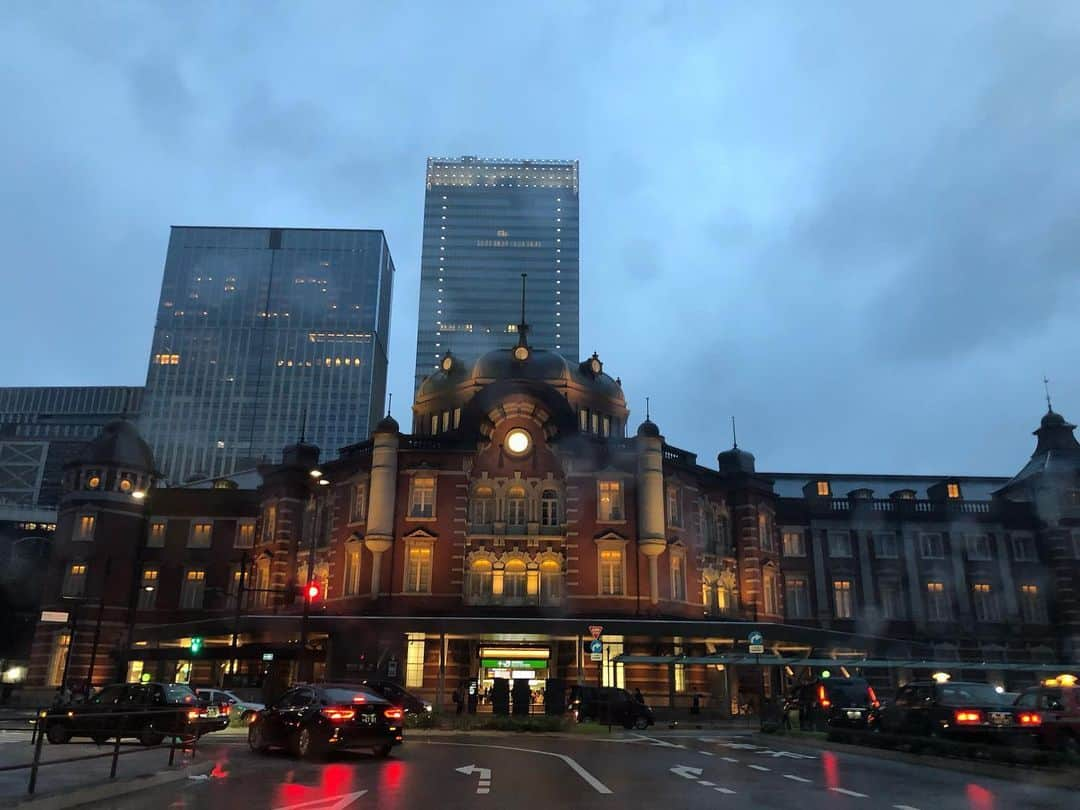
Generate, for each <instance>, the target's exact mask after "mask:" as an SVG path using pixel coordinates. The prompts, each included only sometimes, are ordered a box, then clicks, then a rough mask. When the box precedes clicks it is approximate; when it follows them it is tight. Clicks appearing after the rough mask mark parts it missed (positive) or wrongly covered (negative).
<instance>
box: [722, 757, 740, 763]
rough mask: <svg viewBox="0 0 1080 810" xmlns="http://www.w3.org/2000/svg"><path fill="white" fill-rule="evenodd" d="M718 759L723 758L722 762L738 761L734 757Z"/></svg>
mask: <svg viewBox="0 0 1080 810" xmlns="http://www.w3.org/2000/svg"><path fill="white" fill-rule="evenodd" d="M720 759H722V760H724V762H738V761H739V760H737V759H735V757H720Z"/></svg>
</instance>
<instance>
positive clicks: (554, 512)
mask: <svg viewBox="0 0 1080 810" xmlns="http://www.w3.org/2000/svg"><path fill="white" fill-rule="evenodd" d="M540 525H541V526H558V525H559V494H558V493H557V492H556V491H555V490H553V489H545V490H544V492H543V494H542V495H541V496H540Z"/></svg>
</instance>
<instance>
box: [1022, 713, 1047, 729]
mask: <svg viewBox="0 0 1080 810" xmlns="http://www.w3.org/2000/svg"><path fill="white" fill-rule="evenodd" d="M1017 719H1018V720H1019V721H1020V725H1022V726H1041V725H1042V715H1041V714H1039V713H1038V712H1020V715H1019V717H1018V718H1017Z"/></svg>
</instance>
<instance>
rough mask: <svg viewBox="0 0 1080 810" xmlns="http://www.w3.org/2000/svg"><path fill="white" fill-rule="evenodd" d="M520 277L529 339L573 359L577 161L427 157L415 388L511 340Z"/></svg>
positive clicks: (576, 312) (576, 303)
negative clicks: (450, 359) (445, 361)
mask: <svg viewBox="0 0 1080 810" xmlns="http://www.w3.org/2000/svg"><path fill="white" fill-rule="evenodd" d="M522 273H527V274H528V281H527V286H528V290H527V294H526V313H525V314H526V320H527V321H528V323H529V325H530V327H531V331H530V334H529V343H530V344H532V345H533V346H536V347H538V348H542V349H550V350H554V351H557V352H559V353H561V354H563V355H564V356H566V357H567V358H569V359H571V360H574V361H577V360H580V359H581V357H580V352H579V345H578V315H579V300H578V299H579V291H578V163H577V161H576V160H573V161H562V160H489V159H486V158H476V157H463V158H457V159H443V158H429V159H428V162H427V192H426V195H425V199H424V242H423V247H422V252H421V258H420V320H419V324H418V327H417V337H416V380H415V386H416V387H418V386H419V385H420V382H421V381H422V380H423V379H424V377H426V376H427V375H428V374H430V373H431V372H432V371H434V370H435V369H436V368H437V366H438V360H439V357H441V356H442V354H443V353H444V352H445V351H446V350H447V349H449V350H451V351H453V353H454V354H455V355H457V356H459V357H461V358H462V359H465V360H469V359H473V358H475V357H477V356H479V355H480V354H483V353H484V352H486V351H489V350H491V349H496V348H504V347H506V346H509V345H511V344H513V343H514V342H516V337H515V336H514V335H515V334H516V332H517V324H518V323H519V322H520V320H521V274H522Z"/></svg>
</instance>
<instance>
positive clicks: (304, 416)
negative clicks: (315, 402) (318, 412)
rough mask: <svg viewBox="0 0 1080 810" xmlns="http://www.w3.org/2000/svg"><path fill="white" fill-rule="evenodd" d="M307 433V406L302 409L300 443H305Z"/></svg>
mask: <svg viewBox="0 0 1080 810" xmlns="http://www.w3.org/2000/svg"><path fill="white" fill-rule="evenodd" d="M305 433H307V406H306V405H305V406H304V407H303V408H301V409H300V444H304V439H305V438H306V436H305V435H304V434H305Z"/></svg>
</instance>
